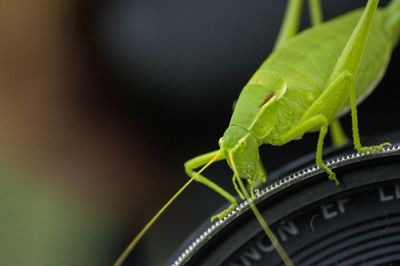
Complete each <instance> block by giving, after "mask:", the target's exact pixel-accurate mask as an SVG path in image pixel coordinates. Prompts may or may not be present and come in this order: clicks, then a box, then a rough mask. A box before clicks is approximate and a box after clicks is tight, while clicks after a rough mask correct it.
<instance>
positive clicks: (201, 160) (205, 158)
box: [185, 150, 237, 221]
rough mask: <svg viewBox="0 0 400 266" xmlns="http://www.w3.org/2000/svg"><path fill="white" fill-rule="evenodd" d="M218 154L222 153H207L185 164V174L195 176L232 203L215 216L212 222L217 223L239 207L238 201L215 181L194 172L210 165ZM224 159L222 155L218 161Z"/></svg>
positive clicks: (197, 180)
mask: <svg viewBox="0 0 400 266" xmlns="http://www.w3.org/2000/svg"><path fill="white" fill-rule="evenodd" d="M218 152H220V150H217V151H213V152H210V153H206V154H203V155H200V156H197V157H195V158H193V159H191V160H189V161H187V162H186V163H185V172H186V174H187V175H188V176H189V177H193V176H195V181H196V182H199V183H201V184H204V185H206V186H207V187H209V188H211V189H212V190H214V191H215V192H217V193H218V194H220V195H221V196H222V197H224V198H225V199H226V200H227V201H229V202H230V203H231V204H230V205H229V207H228V208H227V209H226V210H224V211H223V212H221V213H219V214H217V215H214V216H213V217H212V218H211V221H215V220H217V219H222V218H224V217H225V216H226V215H227V214H228V213H230V212H231V211H233V210H234V209H235V208H236V206H237V200H236V198H235V197H234V196H233V195H232V194H230V193H229V192H227V191H226V190H224V189H223V188H221V187H220V186H218V185H217V184H215V183H214V182H213V181H211V180H209V179H207V178H206V177H204V176H203V175H199V174H197V173H196V171H194V170H195V169H197V168H199V167H201V166H203V165H205V164H206V163H208V162H209V161H210V160H211V158H213V157H214V156H215V155H216V154H217V153H218ZM222 159H224V157H223V155H221V157H220V158H219V159H218V160H222Z"/></svg>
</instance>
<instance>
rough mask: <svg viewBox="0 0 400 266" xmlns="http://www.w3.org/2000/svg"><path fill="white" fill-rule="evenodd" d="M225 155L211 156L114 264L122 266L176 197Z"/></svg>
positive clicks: (221, 152) (220, 152)
mask: <svg viewBox="0 0 400 266" xmlns="http://www.w3.org/2000/svg"><path fill="white" fill-rule="evenodd" d="M222 155H223V151H222V150H220V151H219V152H217V153H216V154H215V156H214V157H213V158H211V160H210V161H208V163H206V164H205V165H204V166H203V167H202V168H201V169H200V170H199V171H198V172H196V174H194V175H193V176H192V177H191V178H190V179H189V181H187V182H186V184H184V185H183V186H182V187H181V188H180V189H179V190H178V191H177V192H176V193H175V194H174V195H173V196H172V197H171V198H170V199H169V200H168V202H167V203H165V204H164V206H163V207H162V208H161V209H160V210H159V211H158V212H157V213H156V215H154V217H153V218H152V219H151V220H150V221H149V222H148V223H147V224H146V225H145V226H144V227H143V229H142V230H141V231H140V232H139V234H137V236H136V237H135V238H134V239H133V240H132V241H131V243H129V245H128V247H127V248H126V249H125V250H124V252H123V253H122V254H121V255H120V256H119V258H118V259H117V260H116V261H115V263H114V266H121V265H122V263H124V261H125V260H126V258H127V257H128V255H129V254H130V253H131V252H132V250H133V249H134V248H135V247H136V245H137V244H138V243H139V241H140V240H141V239H142V238H143V237H144V235H145V234H146V233H147V231H149V229H150V228H151V227H152V226H153V224H154V223H155V222H156V221H157V220H158V218H160V216H161V215H162V214H163V213H164V211H165V210H166V209H167V208H168V207H169V206H170V205H171V204H172V203H173V202H174V201H175V199H176V198H177V197H178V196H179V195H180V194H182V192H183V191H184V190H185V189H186V188H187V187H188V186H189V185H190V184H191V183H192V182H193V181H194V180H195V179H196V177H197V176H199V175H200V174H201V173H202V172H203V171H204V170H206V169H207V168H208V167H209V166H210V165H211V164H213V163H214V162H215V161H217V160H218V159H220V158H221V156H222Z"/></svg>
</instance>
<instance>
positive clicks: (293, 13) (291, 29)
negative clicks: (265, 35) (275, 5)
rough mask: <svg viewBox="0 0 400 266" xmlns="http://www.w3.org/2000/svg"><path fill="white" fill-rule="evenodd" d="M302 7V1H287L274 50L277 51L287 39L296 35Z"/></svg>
mask: <svg viewBox="0 0 400 266" xmlns="http://www.w3.org/2000/svg"><path fill="white" fill-rule="evenodd" d="M302 5H303V0H289V2H288V4H287V6H286V11H285V15H284V18H283V22H282V26H281V29H280V30H279V34H278V38H277V40H276V42H275V46H274V50H277V49H279V48H280V47H281V46H282V45H284V44H285V43H286V42H287V41H288V40H289V39H291V38H292V37H293V36H295V35H296V34H297V32H298V30H299V24H300V16H301V8H302Z"/></svg>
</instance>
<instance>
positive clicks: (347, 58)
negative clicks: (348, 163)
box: [331, 0, 390, 153]
mask: <svg viewBox="0 0 400 266" xmlns="http://www.w3.org/2000/svg"><path fill="white" fill-rule="evenodd" d="M378 2H379V0H369V1H368V4H367V6H366V8H365V9H364V11H363V13H362V15H361V18H360V20H359V21H358V23H357V26H356V28H355V29H354V31H353V33H352V35H351V37H350V39H349V41H348V42H347V44H346V46H345V48H344V49H343V52H342V54H341V55H340V57H339V59H338V62H337V64H336V65H335V68H334V71H333V73H332V76H331V80H332V79H334V78H335V77H337V76H339V75H341V74H343V73H345V72H347V73H348V74H349V75H350V76H351V79H352V82H350V86H349V90H350V109H351V119H352V131H353V143H354V147H355V149H356V150H357V151H358V152H361V153H365V152H377V151H380V150H382V149H383V148H384V147H385V146H389V145H390V143H383V144H381V145H377V146H372V147H362V146H361V142H360V135H359V131H358V119H357V90H356V87H355V77H356V75H357V72H358V68H359V65H360V62H361V59H362V56H363V54H364V50H365V47H366V44H367V40H368V35H369V32H370V29H371V24H372V21H373V18H374V15H375V11H376V9H377V7H378Z"/></svg>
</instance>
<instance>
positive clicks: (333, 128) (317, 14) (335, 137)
mask: <svg viewBox="0 0 400 266" xmlns="http://www.w3.org/2000/svg"><path fill="white" fill-rule="evenodd" d="M308 5H309V8H310V10H309V12H310V15H311V25H312V26H314V27H315V26H317V25H319V24H321V23H322V21H323V14H322V8H321V1H320V0H308ZM329 133H330V135H331V139H332V144H333V146H335V147H340V146H343V145H345V144H346V143H347V142H348V141H349V140H348V138H347V136H346V135H345V134H344V131H343V127H342V125H341V124H340V121H339V118H337V119H336V120H334V121H333V122H332V123H331V124H330V126H329Z"/></svg>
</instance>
